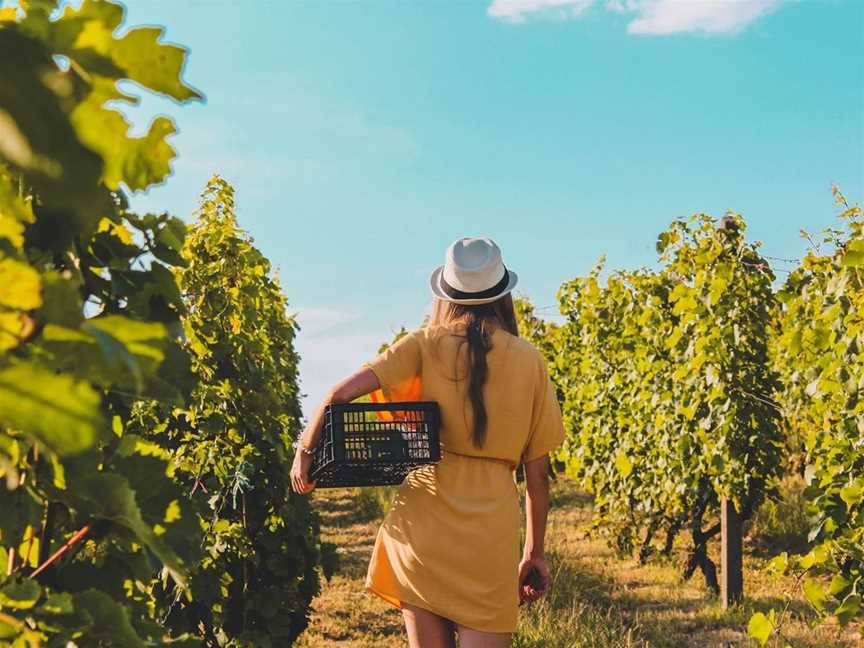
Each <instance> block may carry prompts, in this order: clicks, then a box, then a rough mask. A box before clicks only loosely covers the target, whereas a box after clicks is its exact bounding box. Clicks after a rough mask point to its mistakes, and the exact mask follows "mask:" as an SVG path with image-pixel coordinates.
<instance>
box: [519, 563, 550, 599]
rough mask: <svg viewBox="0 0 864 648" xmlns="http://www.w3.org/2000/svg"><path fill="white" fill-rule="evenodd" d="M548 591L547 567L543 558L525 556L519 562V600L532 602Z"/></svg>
mask: <svg viewBox="0 0 864 648" xmlns="http://www.w3.org/2000/svg"><path fill="white" fill-rule="evenodd" d="M547 591H549V569H548V568H547V567H546V560H545V559H544V558H532V557H530V556H526V557H524V558H522V562H520V563H519V602H520V603H532V602H533V601H536V600H537V599H539V598H540V597H541V596H543V595H544V594H545V593H546V592H547Z"/></svg>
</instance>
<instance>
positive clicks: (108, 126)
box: [72, 77, 177, 191]
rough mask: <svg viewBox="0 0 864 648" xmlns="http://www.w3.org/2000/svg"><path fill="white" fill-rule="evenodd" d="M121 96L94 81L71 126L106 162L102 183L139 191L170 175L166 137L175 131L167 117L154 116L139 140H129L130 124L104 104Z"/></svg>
mask: <svg viewBox="0 0 864 648" xmlns="http://www.w3.org/2000/svg"><path fill="white" fill-rule="evenodd" d="M121 96H122V95H121V94H120V93H119V92H118V91H117V90H116V89H115V88H114V81H112V80H110V79H106V78H98V77H97V78H95V79H94V83H93V89H92V90H91V91H90V94H88V95H87V98H86V99H85V100H84V101H82V102H81V103H79V104H78V105H77V106H76V107H75V110H74V111H73V112H72V123H73V124H74V126H75V130H76V131H77V132H78V136H79V137H80V138H81V141H82V142H83V143H84V144H86V145H87V146H88V147H90V148H91V149H93V150H94V151H96V152H98V153H99V154H100V155H101V156H102V158H103V159H104V160H105V171H104V181H105V184H106V185H108V187H109V188H111V189H115V190H116V189H119V188H120V185H121V183H124V184H125V185H126V186H127V187H129V189H131V190H132V191H139V190H143V189H146V188H147V187H149V186H151V185H153V184H157V183H159V182H162V181H163V180H164V179H165V178H166V177H167V176H168V175H169V174H170V173H171V160H172V159H174V156H175V151H174V149H173V148H172V147H171V145H170V144H168V142H167V141H166V138H167V137H169V136H170V135H173V134H174V133H175V132H176V130H177V129H176V128H175V127H174V123H173V122H172V121H171V120H170V119H169V118H167V117H157V118H156V119H155V120H154V121H153V123H152V124H150V128H149V129H148V131H147V133H146V134H144V135H143V136H142V137H129V135H128V131H129V122H127V121H126V118H125V117H124V116H123V115H122V114H121V113H120V112H118V111H117V110H114V109H111V108H106V107H105V103H106V102H107V101H112V100H117V99H118V98H120V97H121Z"/></svg>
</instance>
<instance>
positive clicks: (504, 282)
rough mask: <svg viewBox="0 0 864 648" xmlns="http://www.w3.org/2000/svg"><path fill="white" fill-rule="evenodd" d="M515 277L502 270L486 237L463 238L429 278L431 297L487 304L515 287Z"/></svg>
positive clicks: (498, 254) (497, 254) (495, 248)
mask: <svg viewBox="0 0 864 648" xmlns="http://www.w3.org/2000/svg"><path fill="white" fill-rule="evenodd" d="M517 280H518V277H517V276H516V273H515V272H513V271H512V270H508V269H507V268H505V267H504V262H503V261H502V259H501V250H500V248H499V247H498V246H497V245H496V244H495V241H493V240H492V239H490V238H487V237H485V236H483V237H477V238H472V237H466V238H461V239H459V240H457V241H454V242H453V243H451V244H450V247H448V248H447V254H446V256H445V257H444V265H443V266H439V267H437V268H435V270H434V271H433V272H432V276H431V277H430V278H429V284H430V285H431V287H432V294H434V295H435V296H436V297H438V298H439V299H443V300H445V301H450V302H454V303H456V304H487V303H489V302H493V301H495V300H496V299H498V298H499V297H502V296H504V295H506V294H507V293H509V292H510V291H511V290H513V288H515V287H516V282H517Z"/></svg>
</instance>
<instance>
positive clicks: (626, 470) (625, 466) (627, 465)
mask: <svg viewBox="0 0 864 648" xmlns="http://www.w3.org/2000/svg"><path fill="white" fill-rule="evenodd" d="M615 468H617V469H618V472H619V473H621V476H622V477H629V476H630V473H632V472H633V462H632V461H630V458H629V457H628V456H627V454H626V453H624V452H619V453H618V455H617V456H616V457H615Z"/></svg>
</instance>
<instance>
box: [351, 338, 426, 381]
mask: <svg viewBox="0 0 864 648" xmlns="http://www.w3.org/2000/svg"><path fill="white" fill-rule="evenodd" d="M422 335H423V330H422V329H417V330H414V331H411V332H410V333H408V334H407V335H405V336H404V337H402V338H400V339H399V340H397V341H396V342H394V343H393V344H391V345H390V346H389V347H387V348H386V349H385V350H384V351H383V352H381V353H379V354H378V355H377V356H376V357H375V358H373V359H372V360H369V361H368V362H364V363H363V366H364V367H368V368H369V369H371V370H372V372H373V373H374V374H375V375H376V376H377V377H378V382H379V383H380V384H381V389H382V390H383V391H384V393H385V394H387V395H391V394H394V393H397V392H401V391H405V389H406V385H409V384H410V383H411V382H412V379H414V378H416V377H417V376H419V375H420V371H421V369H422V360H423V354H422V349H421V338H422Z"/></svg>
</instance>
